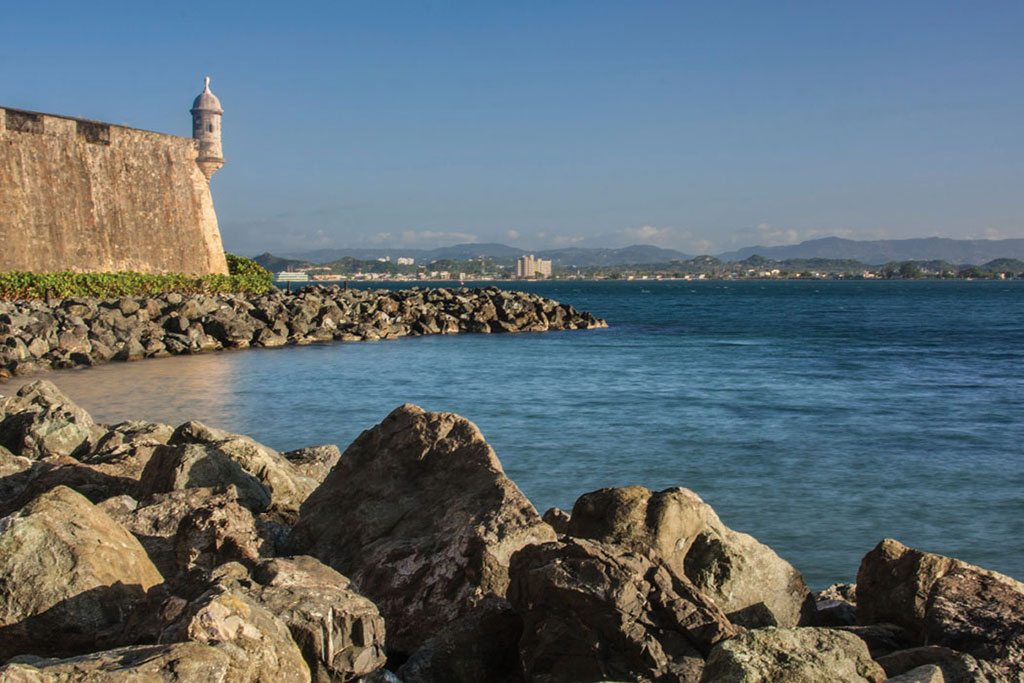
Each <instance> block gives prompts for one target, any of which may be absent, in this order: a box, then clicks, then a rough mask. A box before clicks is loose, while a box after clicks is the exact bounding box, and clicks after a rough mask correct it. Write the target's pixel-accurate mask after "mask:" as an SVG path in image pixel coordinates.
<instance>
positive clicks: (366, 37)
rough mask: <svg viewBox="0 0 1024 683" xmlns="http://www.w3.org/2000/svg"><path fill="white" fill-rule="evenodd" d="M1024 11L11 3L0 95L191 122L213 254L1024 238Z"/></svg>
mask: <svg viewBox="0 0 1024 683" xmlns="http://www.w3.org/2000/svg"><path fill="white" fill-rule="evenodd" d="M1022 36H1024V2H1021V1H1020V0H1008V1H1004V0H986V1H985V2H967V1H963V2H944V1H942V0H928V1H917V0H900V1H899V2H892V1H891V0H889V1H886V2H865V1H850V2H839V1H837V2H822V1H821V0H813V1H807V2H784V1H780V2H763V1H749V2H738V1H733V2H730V1H724V2H714V3H712V2H706V3H688V2H678V1H677V2H649V1H644V0H632V1H627V0H621V1H618V2H605V1H603V0H577V1H569V0H562V1H559V0H536V1H535V0H517V1H515V2H508V1H505V2H491V1H484V0H474V1H466V2H458V1H455V0H452V1H449V2H440V1H426V0H425V1H423V2H389V1H387V0H375V1H373V2H366V1H364V2H350V1H336V2H294V3H284V2H279V1H278V2H272V3H269V2H244V3H242V2H237V3H228V2H214V1H213V0H211V1H210V2H205V3H196V2H184V1H180V0H179V1H178V2H174V3H168V2H159V1H156V0H134V1H132V2H106V1H104V0H92V1H90V2H87V3H83V2H37V3H29V2H8V3H4V7H3V9H2V11H0V106H3V105H6V106H11V107H21V108H26V109H34V110H39V111H46V112H53V113H61V114H69V115H77V116H84V117H89V118H95V119H100V120H105V121H111V122H115V123H124V124H127V125H132V126H137V127H140V128H149V129H153V130H159V131H162V132H168V133H175V134H179V135H189V134H190V117H189V113H188V109H189V107H190V105H191V101H192V98H193V97H194V96H195V95H196V94H197V93H198V92H199V90H200V89H201V86H202V77H203V76H204V75H205V74H209V75H210V76H211V77H212V78H213V90H214V92H216V93H217V95H218V96H219V97H220V99H221V101H222V103H223V105H224V109H225V112H226V113H225V115H224V150H225V156H226V157H227V160H228V163H227V165H226V166H225V167H224V168H223V169H222V170H221V171H220V172H219V173H218V174H217V175H216V176H214V178H213V193H214V201H215V203H216V206H217V213H218V216H219V218H220V223H221V232H222V234H223V237H224V242H225V246H226V247H227V248H228V249H229V250H232V251H236V252H240V253H246V254H253V253H257V252H260V251H264V250H268V249H269V250H272V251H278V252H287V251H291V252H295V251H301V250H305V249H313V248H321V247H342V246H374V245H383V246H388V247H401V246H406V247H410V246H417V247H433V246H438V245H441V244H452V243H456V242H466V241H480V242H486V241H499V242H504V243H507V244H512V245H516V246H522V247H524V248H528V249H543V248H548V247H554V246H565V245H571V244H575V245H579V246H622V245H625V244H632V243H651V244H659V245H662V246H668V247H674V248H678V249H681V250H683V251H686V252H689V253H704V252H711V253H716V252H719V251H724V250H727V249H731V248H734V247H739V246H746V245H751V244H782V243H789V242H796V241H800V240H802V239H806V238H810V237H819V236H824V235H840V236H846V237H851V238H856V239H874V238H904V237H924V236H931V235H939V236H945V237H963V238H965V237H993V238H1000V237H1024V107H1022V105H1024V87H1022V86H1024V38H1022Z"/></svg>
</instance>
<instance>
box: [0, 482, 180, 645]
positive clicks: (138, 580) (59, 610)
mask: <svg viewBox="0 0 1024 683" xmlns="http://www.w3.org/2000/svg"><path fill="white" fill-rule="evenodd" d="M162 582H163V577H162V576H161V575H160V572H159V571H157V569H156V567H155V566H153V563H152V562H150V560H149V557H147V555H146V552H145V550H143V548H142V546H141V545H139V542H138V541H137V540H136V539H135V537H134V536H132V535H131V534H130V533H128V531H126V530H125V529H124V528H123V527H121V526H120V525H119V524H118V523H117V522H115V521H114V520H113V519H111V518H110V516H108V515H107V514H106V513H104V512H103V511H102V510H100V509H99V508H97V507H96V506H94V505H93V504H92V503H90V502H89V501H88V500H86V499H85V498H84V497H83V496H82V495H80V494H78V493H76V492H74V491H72V490H71V489H69V488H66V487H63V486H59V487H57V488H54V489H52V490H50V491H47V492H46V493H44V494H42V495H41V496H39V497H38V498H36V499H35V500H34V501H32V502H31V503H29V504H28V505H27V506H25V507H24V508H23V509H22V510H21V511H19V512H17V513H15V514H13V515H10V516H8V517H5V518H3V519H2V520H0V661H2V660H4V659H7V658H8V657H10V656H12V655H15V654H21V653H31V654H40V655H58V656H63V655H68V654H77V653H80V652H83V651H88V650H90V649H97V646H102V645H104V644H121V643H119V642H118V641H119V639H120V638H121V637H122V636H121V634H120V631H119V628H120V625H121V624H122V622H123V619H124V617H125V615H126V614H128V613H130V612H131V611H132V609H134V607H135V606H136V605H139V604H141V602H142V601H143V600H144V598H145V594H146V591H148V590H149V589H150V588H152V587H153V586H155V585H157V584H160V583H162ZM129 637H130V636H129Z"/></svg>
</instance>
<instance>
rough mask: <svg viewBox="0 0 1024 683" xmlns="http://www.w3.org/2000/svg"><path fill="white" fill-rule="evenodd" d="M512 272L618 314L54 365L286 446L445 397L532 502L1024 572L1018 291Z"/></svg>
mask: <svg viewBox="0 0 1024 683" xmlns="http://www.w3.org/2000/svg"><path fill="white" fill-rule="evenodd" d="M519 286H520V287H521V288H523V289H529V290H532V291H536V292H539V293H542V294H544V295H547V296H551V297H554V298H556V299H559V300H561V301H564V302H568V303H571V304H573V305H575V306H576V307H577V308H580V309H586V310H590V311H592V312H594V313H595V314H596V315H599V316H601V317H604V318H606V319H607V320H608V321H609V324H610V328H609V329H607V330H594V331H577V332H557V333H545V334H523V335H511V336H506V335H462V336H458V337H444V336H437V337H423V338H410V339H400V340H395V341H386V342H364V343H349V344H343V343H332V344H324V345H315V346H305V347H289V348H284V349H274V350H248V351H238V352H225V353H219V354H211V355H205V356H195V357H179V358H169V359H161V360H154V361H145V362H141V363H133V364H120V363H119V364H111V365H106V366H102V367H99V368H92V369H87V370H75V371H63V372H55V373H50V374H48V375H47V377H48V378H49V379H52V380H53V381H55V382H56V383H57V384H58V385H59V386H61V387H62V388H63V389H64V390H65V391H66V392H67V393H68V394H69V395H70V396H71V397H72V398H74V399H75V400H77V401H79V402H80V403H81V404H82V405H83V406H84V407H86V408H87V409H88V410H90V411H92V412H93V414H94V415H95V416H96V417H97V419H100V420H103V421H107V422H112V421H117V420H122V419H128V418H145V419H152V420H160V421H164V422H169V423H174V424H177V423H180V422H183V421H185V420H186V419H192V418H195V419H199V420H202V421H205V422H207V423H208V424H211V425H213V426H217V427H221V428H224V429H228V430H231V431H236V432H242V433H245V434H249V435H251V436H253V437H254V438H256V439H258V440H260V441H263V442H265V443H267V444H268V445H270V446H273V447H275V448H278V449H282V450H284V449H292V448H298V447H301V446H306V445H313V444H318V443H336V444H338V445H339V446H341V447H342V448H344V447H345V446H346V445H347V444H348V443H350V442H351V441H352V440H353V439H354V438H355V437H356V436H357V435H358V434H359V433H360V432H361V431H362V430H364V429H367V428H369V427H370V426H372V425H373V424H375V423H377V422H378V421H380V420H381V419H382V418H383V417H384V416H385V415H386V414H387V413H388V412H389V411H390V410H392V409H393V408H394V407H395V406H397V405H398V404H401V403H404V402H412V403H417V404H419V405H421V406H423V407H424V408H426V409H428V410H437V411H442V410H443V411H454V412H457V413H460V414H462V415H465V416H466V417H468V418H469V419H471V420H473V421H474V422H475V423H476V424H477V425H478V426H479V427H480V428H481V430H482V431H483V433H484V435H485V436H486V437H487V439H488V441H489V442H490V443H491V444H492V445H493V446H494V448H495V450H496V451H497V453H498V457H499V458H500V459H501V461H502V463H503V465H504V467H505V470H506V472H507V473H508V474H509V476H511V477H512V478H513V479H514V480H515V481H516V482H517V483H518V485H519V486H520V488H522V490H523V491H524V492H525V493H526V495H527V496H529V498H530V499H531V500H532V501H533V502H534V504H535V505H536V506H537V508H538V509H539V510H540V511H543V510H544V509H546V508H547V507H550V506H559V507H562V508H565V509H570V508H571V507H572V504H573V501H575V500H576V498H577V497H578V496H579V495H580V494H582V493H584V492H587V491H591V490H594V489H597V488H601V487H605V486H623V485H628V484H640V485H644V486H648V487H651V488H655V489H661V488H667V487H671V486H685V487H688V488H691V489H693V490H695V491H696V492H697V493H699V494H700V495H701V496H702V497H703V498H704V499H705V500H706V501H707V502H709V503H710V504H711V505H713V506H714V507H715V509H716V510H717V512H718V513H719V515H720V517H721V518H722V520H723V521H724V522H725V523H726V524H728V525H729V526H731V527H733V528H734V529H737V530H740V531H744V532H747V533H750V534H753V535H754V536H756V537H757V538H758V539H759V540H761V541H762V542H764V543H767V544H768V545H770V546H771V547H773V548H774V549H775V550H776V551H777V552H778V553H779V554H781V555H782V556H783V557H785V558H786V559H788V560H789V561H790V562H792V563H793V564H794V565H795V566H796V567H797V568H798V569H800V570H801V571H802V572H803V574H804V576H805V577H806V579H807V580H808V582H809V583H810V584H811V585H812V587H815V588H821V587H824V586H826V585H827V584H829V583H831V582H835V581H852V580H853V579H854V578H855V576H856V572H857V567H858V564H859V562H860V558H861V557H862V556H863V555H864V554H865V553H866V552H867V551H868V550H870V549H871V548H872V547H873V546H874V545H875V544H876V543H877V542H878V541H879V540H881V539H882V538H884V537H887V536H888V537H894V538H897V539H899V540H901V541H903V542H904V543H907V544H909V545H913V546H916V547H920V548H923V549H927V550H931V551H935V552H940V553H944V554H949V555H954V556H957V557H960V558H962V559H964V560H967V561H969V562H973V563H976V564H980V565H982V566H985V567H988V568H991V569H995V570H997V571H1001V572H1004V573H1007V574H1010V575H1012V576H1015V577H1017V578H1021V579H1024V283H1022V282H552V283H526V284H523V285H519ZM12 390H13V385H10V384H9V385H7V386H0V392H3V393H7V392H9V391H12ZM354 493H355V495H358V492H354ZM453 494H454V492H453Z"/></svg>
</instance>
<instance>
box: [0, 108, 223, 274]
mask: <svg viewBox="0 0 1024 683" xmlns="http://www.w3.org/2000/svg"><path fill="white" fill-rule="evenodd" d="M200 97H202V96H200ZM196 101H197V103H198V102H199V98H197V100H196ZM194 115H195V114H194ZM217 119H218V120H217V125H218V130H217V133H218V137H219V115H218V116H217ZM203 144H204V143H203V142H202V141H201V140H193V139H190V138H183V137H178V136H174V135H164V134H161V133H153V132H150V131H145V130H138V129H134V128H127V127H124V126H115V125H110V124H107V123H101V122H97V121H87V120H83V119H75V118H69V117H63V116H54V115H50V114H39V113H35V112H27V111H21V110H16V109H0V272H3V271H10V270H24V271H37V272H43V271H59V270H77V271H100V272H105V271H119V270H135V271H140V272H144V273H164V272H179V273H191V274H208V273H226V272H227V263H226V262H225V259H224V248H223V246H222V244H221V239H220V231H219V229H218V226H217V215H216V213H214V208H213V199H212V196H211V194H210V184H209V178H208V176H207V173H212V171H213V170H216V168H213V169H212V170H211V168H210V166H211V164H210V163H209V161H208V160H207V159H206V158H205V157H208V156H209V155H208V154H204V153H203V151H201V150H202V148H203ZM201 154H202V156H203V157H204V158H201ZM220 163H223V160H220ZM216 166H217V168H219V164H216Z"/></svg>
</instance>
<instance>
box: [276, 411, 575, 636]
mask: <svg viewBox="0 0 1024 683" xmlns="http://www.w3.org/2000/svg"><path fill="white" fill-rule="evenodd" d="M554 538H555V534H554V531H552V529H551V527H549V526H548V525H547V524H545V523H544V522H542V521H541V519H540V516H539V515H538V514H537V512H536V510H534V508H533V505H531V504H530V501H529V500H527V499H526V497H525V496H524V495H523V494H522V493H521V492H520V491H519V489H518V488H517V487H516V485H515V484H514V483H513V482H512V481H511V480H510V479H509V478H508V477H506V476H505V474H504V472H503V471H502V469H501V463H499V462H498V458H497V456H496V455H495V453H494V450H493V449H492V448H491V447H490V445H488V443H487V442H486V441H485V440H484V438H483V436H482V435H481V434H480V431H479V430H478V429H477V428H476V426H475V425H473V424H472V423H471V422H469V421H468V420H466V419H465V418H462V417H459V416H458V415H453V414H451V413H426V412H424V411H423V410H422V409H420V408H418V407H416V406H412V405H404V406H401V407H399V408H397V409H396V410H395V411H393V412H392V413H391V414H390V415H389V416H388V417H387V418H385V419H384V421H383V422H381V423H380V424H379V425H377V426H376V427H374V428H373V429H370V430H368V431H366V432H363V434H361V435H360V436H359V438H357V439H356V440H355V441H354V442H353V443H352V445H351V446H349V447H348V449H347V450H346V451H345V453H344V455H342V457H341V459H340V460H339V461H338V464H337V465H336V466H335V467H334V469H333V470H332V471H331V473H330V474H329V475H328V476H327V478H326V479H325V480H324V483H323V484H321V485H320V487H319V488H317V489H316V491H314V492H313V494H312V495H311V496H310V497H309V499H308V500H307V501H306V502H305V504H303V506H302V511H301V514H300V516H299V520H298V522H297V524H296V525H295V528H294V530H293V532H292V537H291V541H290V548H291V551H292V552H294V553H297V554H306V555H313V556H314V557H317V558H319V559H320V560H322V561H323V562H324V563H326V564H328V565H330V566H331V567H333V568H335V569H337V570H338V571H340V572H341V573H342V574H344V575H346V576H348V577H350V578H351V579H352V581H353V582H354V583H355V584H356V585H357V586H359V589H360V591H361V592H362V593H363V594H364V595H366V596H367V597H369V598H370V599H372V600H373V601H374V602H376V603H377V605H379V606H380V609H381V612H382V613H383V614H384V617H385V619H386V620H387V624H388V647H389V649H392V650H396V651H399V652H404V653H407V654H408V653H411V652H413V651H414V650H415V649H416V648H417V647H418V646H419V645H420V644H421V643H423V642H424V641H425V640H427V639H428V638H429V637H431V636H433V635H434V634H435V633H437V632H438V631H439V630H440V629H441V628H443V627H444V626H445V625H447V624H449V623H450V622H452V621H454V620H455V619H457V618H458V617H460V616H462V615H463V614H465V613H467V612H468V611H469V610H471V609H472V607H473V606H474V604H476V603H477V602H479V601H480V600H481V599H483V598H485V597H486V596H489V595H497V596H504V594H505V589H506V587H507V585H508V562H509V558H510V557H511V555H512V553H514V552H515V551H516V550H518V549H519V548H521V547H523V546H524V545H527V544H529V543H542V542H544V541H549V540H554Z"/></svg>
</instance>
